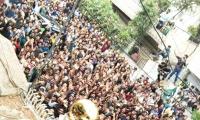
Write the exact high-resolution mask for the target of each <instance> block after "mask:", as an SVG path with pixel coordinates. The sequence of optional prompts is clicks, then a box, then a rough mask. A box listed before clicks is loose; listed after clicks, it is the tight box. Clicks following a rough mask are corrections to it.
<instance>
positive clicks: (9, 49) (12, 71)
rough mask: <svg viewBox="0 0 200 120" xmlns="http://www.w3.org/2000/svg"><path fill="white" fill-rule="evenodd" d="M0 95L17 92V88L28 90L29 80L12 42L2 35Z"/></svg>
mask: <svg viewBox="0 0 200 120" xmlns="http://www.w3.org/2000/svg"><path fill="white" fill-rule="evenodd" d="M0 80H1V84H0V90H1V94H0V95H10V94H16V92H17V90H16V89H17V88H20V89H23V90H25V91H26V90H27V89H28V82H27V80H26V77H25V74H24V72H23V67H22V65H21V64H20V62H19V60H18V58H17V56H16V54H15V51H14V48H13V46H12V44H11V42H10V41H9V40H8V39H6V38H5V37H3V36H2V35H0Z"/></svg>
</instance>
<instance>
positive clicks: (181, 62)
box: [168, 55, 188, 83]
mask: <svg viewBox="0 0 200 120" xmlns="http://www.w3.org/2000/svg"><path fill="white" fill-rule="evenodd" d="M176 58H177V59H178V62H177V64H176V66H175V68H174V70H173V71H172V72H171V74H170V75H169V77H168V79H170V78H171V77H172V76H173V75H174V74H175V80H174V83H176V81H177V80H178V77H179V75H180V73H181V70H182V68H183V67H184V66H186V60H187V58H188V55H185V56H184V57H183V58H181V57H179V56H176Z"/></svg>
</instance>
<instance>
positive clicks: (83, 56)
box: [0, 0, 199, 120]
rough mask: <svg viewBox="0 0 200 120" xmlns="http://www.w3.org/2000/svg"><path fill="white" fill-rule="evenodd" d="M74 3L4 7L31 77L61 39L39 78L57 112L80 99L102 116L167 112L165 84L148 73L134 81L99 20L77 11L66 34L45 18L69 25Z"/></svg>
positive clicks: (4, 19) (0, 20) (1, 29)
mask: <svg viewBox="0 0 200 120" xmlns="http://www.w3.org/2000/svg"><path fill="white" fill-rule="evenodd" d="M73 5H74V0H62V1H58V0H57V1H54V0H46V1H42V0H40V1H32V0H23V1H21V2H16V3H13V4H11V5H10V6H9V5H7V4H2V5H1V6H2V7H1V8H0V15H1V17H0V33H1V34H2V35H4V36H5V37H6V38H8V39H9V40H10V41H11V42H12V44H13V47H14V48H15V51H16V54H17V55H18V57H19V60H20V61H21V63H22V64H23V66H24V71H25V74H26V75H27V78H29V77H30V76H31V75H32V72H33V69H34V68H35V66H42V65H44V63H46V60H47V59H46V57H47V56H48V55H49V54H48V53H49V52H51V49H50V48H51V47H52V45H54V44H55V43H56V42H57V41H58V40H59V41H60V42H59V43H58V46H56V47H55V49H54V50H53V53H52V57H51V60H50V62H49V63H48V65H47V66H45V67H44V69H43V70H42V71H41V76H40V77H39V80H37V82H36V83H35V89H36V90H37V91H38V92H39V94H40V95H41V96H43V97H44V98H45V101H44V103H46V104H47V105H48V108H49V109H53V110H54V113H55V117H59V115H62V114H65V113H67V112H68V111H69V108H70V106H71V105H72V104H73V103H74V101H76V100H79V99H82V98H86V99H90V100H92V101H93V102H94V103H95V104H96V105H97V106H98V108H99V114H100V119H101V120H114V119H121V120H135V119H139V120H145V119H151V120H156V119H160V118H161V117H163V114H162V113H164V111H165V109H166V108H168V106H167V105H166V104H164V102H163V99H162V90H161V89H160V87H159V83H158V82H155V83H150V82H149V80H148V79H149V78H148V77H145V76H141V77H140V78H139V79H137V80H136V81H135V82H133V81H131V80H130V73H131V69H130V66H129V64H128V62H127V61H126V60H125V58H124V57H123V56H121V55H120V54H119V52H118V51H116V50H114V49H112V48H111V41H109V40H108V39H107V38H106V36H105V34H104V33H102V32H101V31H100V29H99V28H98V25H97V24H96V23H95V22H94V23H90V22H89V21H88V20H87V18H86V17H84V16H83V15H82V14H81V13H80V12H79V11H78V10H76V11H75V14H74V16H73V17H72V19H71V21H70V23H69V24H68V26H67V27H66V28H65V29H64V32H63V33H62V34H61V37H59V36H60V35H59V33H58V32H59V31H58V30H55V25H54V24H53V23H51V24H47V23H46V21H45V19H44V18H48V19H51V20H55V21H57V23H58V24H59V25H61V27H63V26H65V21H66V19H67V16H68V15H69V14H70V11H71V10H72V7H73ZM43 17H44V18H43ZM52 24H53V25H52ZM190 101H192V100H190ZM195 105H196V104H195ZM196 107H199V106H196ZM172 108H174V109H171V110H173V113H174V114H173V115H175V117H177V116H179V114H181V115H182V112H180V111H184V110H182V109H181V106H180V105H176V104H175V105H172ZM179 108H180V109H179ZM175 109H176V110H175ZM177 111H178V112H177ZM167 117H168V116H167ZM182 117H183V120H184V117H185V116H184V115H182V116H181V117H179V118H182ZM178 120H182V119H178Z"/></svg>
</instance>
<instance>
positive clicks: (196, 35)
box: [188, 25, 200, 43]
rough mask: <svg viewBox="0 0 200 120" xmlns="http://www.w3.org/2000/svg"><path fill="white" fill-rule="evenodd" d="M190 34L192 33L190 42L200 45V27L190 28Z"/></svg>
mask: <svg viewBox="0 0 200 120" xmlns="http://www.w3.org/2000/svg"><path fill="white" fill-rule="evenodd" d="M188 32H190V33H191V37H190V40H192V41H193V42H195V43H200V40H199V39H200V25H198V26H190V27H189V28H188Z"/></svg>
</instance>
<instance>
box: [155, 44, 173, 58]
mask: <svg viewBox="0 0 200 120" xmlns="http://www.w3.org/2000/svg"><path fill="white" fill-rule="evenodd" d="M170 51H171V45H168V46H167V48H166V49H164V50H162V51H160V52H159V53H158V55H161V56H162V58H163V59H165V58H168V57H169V54H170Z"/></svg>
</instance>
